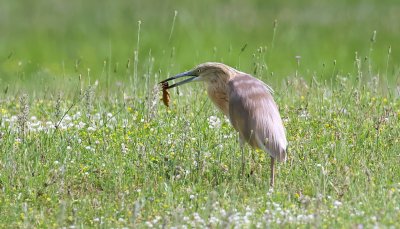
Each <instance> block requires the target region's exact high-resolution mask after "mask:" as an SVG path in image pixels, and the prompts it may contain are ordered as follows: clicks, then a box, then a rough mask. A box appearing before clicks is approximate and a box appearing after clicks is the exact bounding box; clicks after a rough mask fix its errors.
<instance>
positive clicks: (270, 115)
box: [160, 62, 287, 187]
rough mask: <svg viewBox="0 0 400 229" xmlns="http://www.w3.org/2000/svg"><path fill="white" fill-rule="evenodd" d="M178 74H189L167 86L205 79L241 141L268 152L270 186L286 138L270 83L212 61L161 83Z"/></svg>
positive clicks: (209, 92) (283, 158)
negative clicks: (269, 159) (267, 83)
mask: <svg viewBox="0 0 400 229" xmlns="http://www.w3.org/2000/svg"><path fill="white" fill-rule="evenodd" d="M181 77H190V78H188V79H186V80H183V81H181V82H178V83H175V84H172V85H170V86H167V87H166V89H170V88H174V87H176V86H179V85H182V84H185V83H189V82H194V81H203V82H205V84H206V87H207V93H208V96H209V97H210V99H211V101H212V102H213V103H214V104H215V106H217V108H218V109H219V110H221V111H222V112H223V113H224V115H226V116H227V117H228V118H229V120H230V122H231V124H232V125H233V127H234V128H235V130H237V131H238V132H239V139H240V143H241V145H243V142H247V143H248V144H249V145H250V146H251V147H253V148H257V149H261V150H263V151H265V152H266V153H269V155H270V156H271V166H270V169H271V175H270V185H271V187H273V186H274V181H275V160H278V161H285V160H286V148H287V141H286V135H285V128H284V126H283V124H282V119H281V116H280V114H279V110H278V107H277V105H276V103H275V101H274V99H273V97H272V93H273V91H272V89H271V87H269V86H268V85H266V84H265V83H263V82H262V81H260V80H258V79H256V78H254V77H253V76H251V75H249V74H247V73H244V72H240V71H238V70H236V69H234V68H232V67H229V66H227V65H225V64H222V63H214V62H208V63H203V64H200V65H198V66H197V67H195V68H194V69H192V70H190V71H187V72H183V73H180V74H178V75H176V76H173V77H170V78H168V79H166V80H163V81H161V82H160V83H161V84H164V83H165V82H168V81H170V80H174V79H178V78H181ZM242 159H243V149H242ZM242 163H243V162H242ZM242 166H243V164H242ZM242 168H243V167H242Z"/></svg>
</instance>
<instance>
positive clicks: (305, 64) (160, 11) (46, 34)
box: [0, 0, 400, 91]
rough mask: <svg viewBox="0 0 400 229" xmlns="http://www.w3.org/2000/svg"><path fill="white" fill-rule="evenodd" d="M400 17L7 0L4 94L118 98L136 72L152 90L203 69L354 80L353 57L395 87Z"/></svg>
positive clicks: (348, 3)
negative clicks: (118, 87)
mask: <svg viewBox="0 0 400 229" xmlns="http://www.w3.org/2000/svg"><path fill="white" fill-rule="evenodd" d="M175 12H176V17H175V20H174V15H175ZM399 12H400V4H399V3H398V1H397V0H375V1H373V0H364V1H355V0H337V1H319V0H301V1H290V2H289V1H279V0H272V1H264V0H252V1H239V0H222V1H212V0H205V1H184V0H176V1H156V0H146V1H138V0H133V1H128V0H119V1H98V0H85V1H81V0H71V1H55V0H53V1H50V0H35V1H12V0H1V1H0V31H1V35H0V85H1V86H0V89H2V90H4V91H8V90H9V89H14V90H34V91H40V90H42V89H43V88H46V87H48V88H54V89H63V90H68V88H69V87H74V85H76V81H77V80H78V77H79V75H81V79H82V78H83V79H84V80H92V82H93V81H94V80H95V79H98V80H99V83H100V85H102V86H106V87H108V88H110V89H113V87H114V86H115V84H116V82H119V83H120V84H121V83H122V84H124V85H127V84H132V82H133V81H132V80H129V79H130V78H132V77H133V75H134V74H135V72H137V77H138V80H137V81H135V82H136V83H137V84H140V83H141V82H142V81H140V80H141V79H147V80H148V81H149V82H154V81H155V80H158V78H165V77H166V76H168V75H171V74H175V73H178V72H181V71H184V70H187V69H189V68H191V67H193V66H194V65H197V64H199V63H202V62H206V61H219V62H224V63H226V64H229V65H232V66H234V67H237V68H239V69H241V70H242V71H246V72H249V73H253V74H255V75H257V76H259V77H260V76H262V77H267V79H266V80H267V81H268V82H269V83H270V84H272V85H273V86H279V85H280V84H281V83H282V81H283V80H284V79H285V78H287V77H289V76H292V75H294V74H295V72H296V71H298V73H299V74H300V75H301V76H302V77H304V78H305V79H306V80H310V79H311V78H312V77H313V76H314V77H315V78H317V79H321V80H324V79H329V78H330V77H332V76H336V75H343V76H347V75H348V77H354V76H356V75H357V74H356V72H357V68H356V67H355V53H356V52H357V53H358V57H359V58H360V60H362V61H361V62H362V68H370V70H372V71H371V75H372V74H375V75H380V76H381V77H382V76H383V77H386V76H387V77H388V78H389V81H392V82H395V81H396V80H398V79H397V78H398V75H399V73H398V72H399V65H398V63H399V60H400V54H399V51H398V50H399V48H400V43H399V38H400V26H399V22H400V13H399ZM275 20H276V21H277V24H276V23H275ZM139 21H140V31H139ZM174 21H175V22H174ZM172 28H173V29H172ZM171 31H172V33H171ZM274 31H276V32H275V35H274ZM373 31H376V40H375V42H372V41H371V38H372V34H373ZM138 35H139V38H140V40H139V43H138ZM138 44H139V46H138ZM389 47H391V54H390V58H389V62H388V50H389ZM135 51H138V53H139V56H138V59H137V63H136V64H137V67H136V68H135V63H134V62H135V57H134V56H135V55H134V52H135ZM296 56H300V57H301V58H300V59H299V61H300V63H299V64H298V63H297V59H296V58H295V57H296ZM366 58H367V59H366ZM368 58H369V59H368ZM335 61H336V65H335V66H334V62H335ZM387 62H388V64H387ZM369 65H370V67H369ZM88 69H90V72H89V71H88Z"/></svg>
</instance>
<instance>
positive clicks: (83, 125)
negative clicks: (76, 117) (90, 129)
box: [77, 121, 86, 130]
mask: <svg viewBox="0 0 400 229" xmlns="http://www.w3.org/2000/svg"><path fill="white" fill-rule="evenodd" d="M85 126H86V123H84V122H82V121H80V122H79V123H78V125H77V127H78V130H80V129H82V128H84V127H85Z"/></svg>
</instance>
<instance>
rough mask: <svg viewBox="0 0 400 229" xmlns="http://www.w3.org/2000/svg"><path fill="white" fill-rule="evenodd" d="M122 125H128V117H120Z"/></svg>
mask: <svg viewBox="0 0 400 229" xmlns="http://www.w3.org/2000/svg"><path fill="white" fill-rule="evenodd" d="M122 127H124V128H126V127H128V119H122Z"/></svg>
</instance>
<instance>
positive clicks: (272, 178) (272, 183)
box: [270, 156, 275, 188]
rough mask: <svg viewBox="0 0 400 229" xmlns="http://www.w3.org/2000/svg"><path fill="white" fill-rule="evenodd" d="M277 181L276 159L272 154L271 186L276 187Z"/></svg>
mask: <svg viewBox="0 0 400 229" xmlns="http://www.w3.org/2000/svg"><path fill="white" fill-rule="evenodd" d="M274 182H275V159H274V158H273V157H272V156H271V180H270V188H273V187H274Z"/></svg>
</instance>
